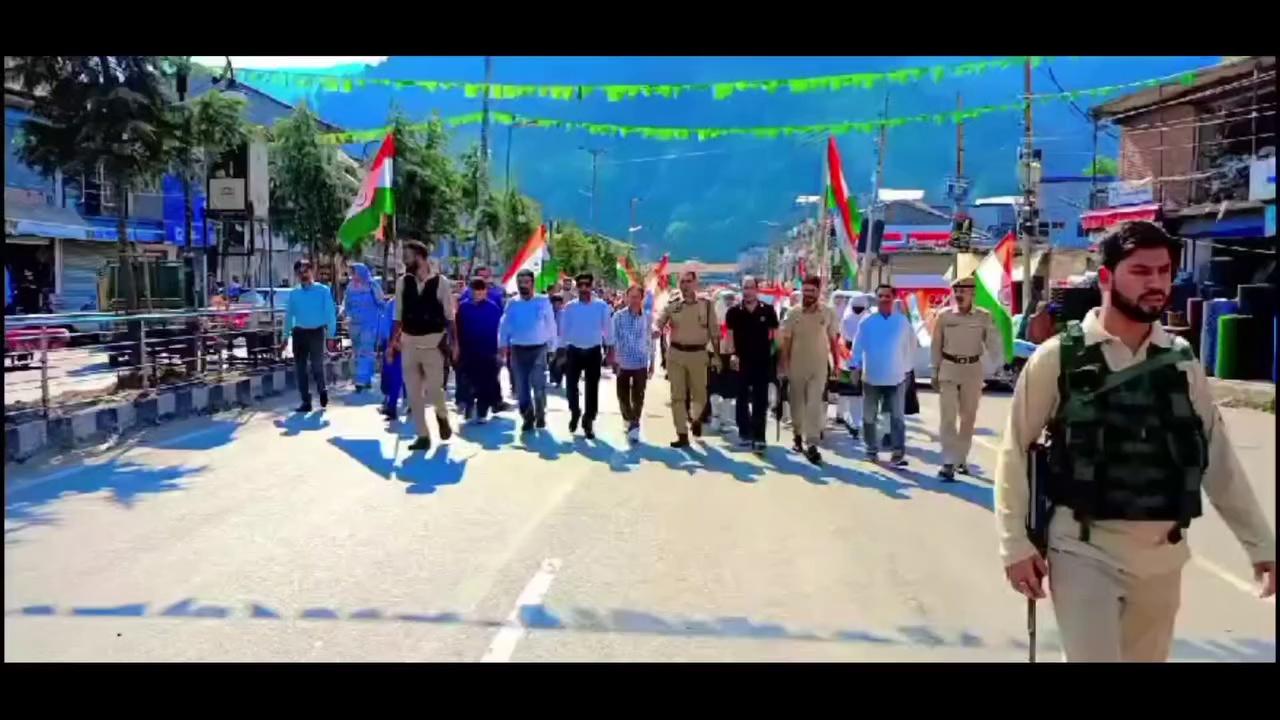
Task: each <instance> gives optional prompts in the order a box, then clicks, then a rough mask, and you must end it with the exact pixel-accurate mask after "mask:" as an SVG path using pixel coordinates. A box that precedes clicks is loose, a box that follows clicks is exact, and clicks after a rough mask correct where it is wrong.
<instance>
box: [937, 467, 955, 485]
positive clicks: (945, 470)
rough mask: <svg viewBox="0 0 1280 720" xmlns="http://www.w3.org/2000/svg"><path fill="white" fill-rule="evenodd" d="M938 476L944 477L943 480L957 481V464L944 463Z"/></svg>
mask: <svg viewBox="0 0 1280 720" xmlns="http://www.w3.org/2000/svg"><path fill="white" fill-rule="evenodd" d="M938 477H940V478H942V482H955V481H956V469H955V466H954V465H951V464H947V465H943V466H942V469H941V470H939V471H938Z"/></svg>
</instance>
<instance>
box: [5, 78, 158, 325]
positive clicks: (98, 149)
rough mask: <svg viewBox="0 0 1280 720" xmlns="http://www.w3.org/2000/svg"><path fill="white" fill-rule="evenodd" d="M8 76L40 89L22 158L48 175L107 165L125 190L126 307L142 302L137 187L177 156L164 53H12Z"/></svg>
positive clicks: (120, 224) (91, 171)
mask: <svg viewBox="0 0 1280 720" xmlns="http://www.w3.org/2000/svg"><path fill="white" fill-rule="evenodd" d="M5 79H6V82H8V83H14V84H16V85H18V86H20V87H21V88H22V89H23V90H26V91H27V92H30V93H31V94H32V95H33V96H34V104H33V106H32V115H33V118H32V119H30V120H27V121H26V122H24V123H23V126H22V144H21V145H20V146H19V147H18V158H19V160H21V161H22V162H23V163H25V164H27V165H29V166H31V167H33V168H36V169H37V170H39V171H40V172H41V173H43V174H45V175H46V176H52V175H53V174H54V173H55V172H56V171H58V170H61V171H63V172H64V173H68V174H84V175H96V174H97V173H98V171H99V169H101V171H102V172H103V173H104V175H105V176H106V177H107V178H108V179H109V180H110V181H111V182H113V183H115V185H116V188H117V190H118V193H119V197H120V202H119V203H118V212H117V216H116V219H117V224H116V230H117V232H118V234H119V248H120V267H121V273H122V276H123V284H124V285H125V288H126V294H125V299H126V303H127V304H126V307H127V308H128V309H129V310H136V309H137V307H138V288H137V283H136V281H135V271H134V263H133V257H132V253H131V252H130V242H129V239H128V226H127V223H126V220H127V217H128V203H127V198H128V196H129V195H128V194H129V190H130V188H131V187H134V186H136V185H138V184H139V183H142V182H145V181H147V180H150V179H153V178H155V177H157V176H159V175H160V174H161V173H163V172H164V170H165V169H166V168H167V166H168V164H169V158H170V156H169V149H170V146H169V141H170V138H172V136H173V133H174V126H173V116H172V114H171V113H170V112H169V109H168V105H167V98H166V97H165V91H164V85H165V79H164V75H163V73H162V71H161V61H160V58H159V57H156V56H150V55H56V56H52V55H44V56H19V57H11V58H9V59H8V61H7V62H6V67H5Z"/></svg>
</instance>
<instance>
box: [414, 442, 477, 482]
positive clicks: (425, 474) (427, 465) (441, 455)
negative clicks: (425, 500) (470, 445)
mask: <svg viewBox="0 0 1280 720" xmlns="http://www.w3.org/2000/svg"><path fill="white" fill-rule="evenodd" d="M473 454H474V451H473V452H472V453H467V452H466V451H464V450H462V449H460V448H459V447H458V446H457V445H450V444H447V443H446V444H444V445H437V446H435V447H433V448H432V449H431V450H428V451H427V452H425V453H418V452H415V453H411V454H410V455H409V456H408V457H406V458H405V459H404V460H403V461H402V462H401V463H400V465H399V467H397V468H396V469H395V476H396V480H399V481H400V482H403V483H408V487H406V488H405V490H404V491H405V492H406V493H407V494H409V495H430V494H432V493H434V492H435V491H436V490H437V489H438V488H441V487H444V486H447V485H457V484H459V483H461V482H462V478H463V475H464V474H465V473H466V469H467V461H468V460H470V459H471V456H472V455H473Z"/></svg>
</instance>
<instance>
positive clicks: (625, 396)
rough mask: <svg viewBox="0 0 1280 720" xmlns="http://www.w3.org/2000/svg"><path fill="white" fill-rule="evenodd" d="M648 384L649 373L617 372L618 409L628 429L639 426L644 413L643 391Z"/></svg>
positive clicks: (645, 371) (635, 371)
mask: <svg viewBox="0 0 1280 720" xmlns="http://www.w3.org/2000/svg"><path fill="white" fill-rule="evenodd" d="M648 383H649V371H648V370H647V369H642V370H618V379H617V382H616V383H615V384H616V385H617V386H618V408H619V409H620V410H621V411H622V420H623V422H625V423H626V424H627V427H628V428H633V427H639V426H640V414H641V413H642V412H644V389H645V386H646V385H647V384H648Z"/></svg>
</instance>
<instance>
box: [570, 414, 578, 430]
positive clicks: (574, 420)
mask: <svg viewBox="0 0 1280 720" xmlns="http://www.w3.org/2000/svg"><path fill="white" fill-rule="evenodd" d="M577 431H578V413H570V414H569V434H570V435H572V434H574V433H575V432H577Z"/></svg>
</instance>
